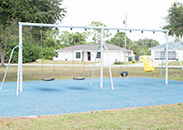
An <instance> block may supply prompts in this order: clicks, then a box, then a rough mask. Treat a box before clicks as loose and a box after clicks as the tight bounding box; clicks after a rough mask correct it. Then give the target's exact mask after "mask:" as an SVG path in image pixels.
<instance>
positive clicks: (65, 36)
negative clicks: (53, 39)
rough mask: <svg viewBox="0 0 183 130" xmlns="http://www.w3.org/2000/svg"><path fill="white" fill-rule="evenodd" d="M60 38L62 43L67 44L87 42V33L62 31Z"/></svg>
mask: <svg viewBox="0 0 183 130" xmlns="http://www.w3.org/2000/svg"><path fill="white" fill-rule="evenodd" d="M59 38H60V41H61V44H64V45H65V46H72V45H79V44H82V45H84V44H86V40H85V39H86V38H85V35H84V34H83V33H80V32H75V33H70V32H68V31H62V33H61V35H60V36H59Z"/></svg>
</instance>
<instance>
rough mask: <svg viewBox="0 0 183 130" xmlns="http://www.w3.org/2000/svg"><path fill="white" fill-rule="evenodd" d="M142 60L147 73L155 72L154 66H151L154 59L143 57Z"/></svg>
mask: <svg viewBox="0 0 183 130" xmlns="http://www.w3.org/2000/svg"><path fill="white" fill-rule="evenodd" d="M141 59H143V64H144V71H145V72H151V71H154V66H153V65H151V63H152V59H151V58H150V57H142V58H141Z"/></svg>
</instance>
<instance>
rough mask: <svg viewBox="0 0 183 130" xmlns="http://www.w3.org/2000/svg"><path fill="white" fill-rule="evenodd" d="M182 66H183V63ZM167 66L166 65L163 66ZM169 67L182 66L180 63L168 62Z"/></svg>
mask: <svg viewBox="0 0 183 130" xmlns="http://www.w3.org/2000/svg"><path fill="white" fill-rule="evenodd" d="M181 63H182V65H183V61H181ZM163 65H165V63H164V64H163ZM168 66H180V63H179V61H172V62H168Z"/></svg>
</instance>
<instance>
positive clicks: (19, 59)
mask: <svg viewBox="0 0 183 130" xmlns="http://www.w3.org/2000/svg"><path fill="white" fill-rule="evenodd" d="M20 48H22V25H21V24H20V23H19V53H18V72H17V92H16V95H17V96H18V92H19V85H20V69H21V67H20V66H21V64H20V62H21V49H20Z"/></svg>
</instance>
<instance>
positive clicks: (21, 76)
mask: <svg viewBox="0 0 183 130" xmlns="http://www.w3.org/2000/svg"><path fill="white" fill-rule="evenodd" d="M19 42H20V48H19V53H20V55H19V57H20V92H22V91H23V66H22V59H23V56H22V50H23V46H22V26H21V30H20V41H19Z"/></svg>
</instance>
